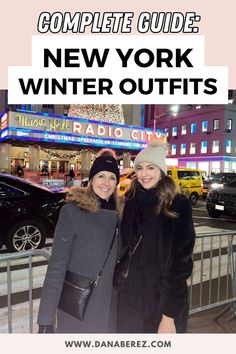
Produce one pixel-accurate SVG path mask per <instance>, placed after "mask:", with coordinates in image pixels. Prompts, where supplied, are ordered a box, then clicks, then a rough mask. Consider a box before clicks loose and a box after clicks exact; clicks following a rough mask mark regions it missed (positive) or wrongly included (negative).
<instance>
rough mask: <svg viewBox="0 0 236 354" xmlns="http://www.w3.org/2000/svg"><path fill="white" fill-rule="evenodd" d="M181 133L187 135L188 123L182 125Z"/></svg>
mask: <svg viewBox="0 0 236 354" xmlns="http://www.w3.org/2000/svg"><path fill="white" fill-rule="evenodd" d="M181 134H182V135H186V134H187V125H182V129H181Z"/></svg>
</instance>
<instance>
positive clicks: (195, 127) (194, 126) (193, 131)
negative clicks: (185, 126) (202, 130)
mask: <svg viewBox="0 0 236 354" xmlns="http://www.w3.org/2000/svg"><path fill="white" fill-rule="evenodd" d="M196 133H197V123H192V124H191V134H196Z"/></svg>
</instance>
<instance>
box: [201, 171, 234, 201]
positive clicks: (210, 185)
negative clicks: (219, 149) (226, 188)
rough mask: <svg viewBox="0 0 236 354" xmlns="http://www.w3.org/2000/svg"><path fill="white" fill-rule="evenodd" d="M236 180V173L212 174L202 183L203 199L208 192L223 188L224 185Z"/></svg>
mask: <svg viewBox="0 0 236 354" xmlns="http://www.w3.org/2000/svg"><path fill="white" fill-rule="evenodd" d="M235 178H236V173H234V172H220V173H216V174H213V175H212V176H211V177H210V178H208V179H205V180H204V181H203V189H202V193H203V197H204V198H206V196H207V193H208V190H211V189H216V188H218V187H221V186H223V185H224V184H225V183H228V182H230V181H231V180H233V179H235Z"/></svg>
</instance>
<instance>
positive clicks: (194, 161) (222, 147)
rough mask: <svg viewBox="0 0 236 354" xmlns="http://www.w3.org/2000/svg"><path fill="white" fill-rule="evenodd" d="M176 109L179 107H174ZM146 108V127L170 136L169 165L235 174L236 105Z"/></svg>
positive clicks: (209, 172) (208, 172) (168, 139)
mask: <svg viewBox="0 0 236 354" xmlns="http://www.w3.org/2000/svg"><path fill="white" fill-rule="evenodd" d="M175 108H176V107H175ZM178 108H179V109H177V110H176V109H175V112H174V111H173V110H172V109H171V105H169V106H161V105H150V106H146V107H145V126H146V127H150V128H153V127H156V128H157V129H160V130H164V131H165V132H166V133H167V136H168V137H167V141H168V143H169V162H168V164H170V165H176V166H179V167H188V168H199V169H200V170H203V171H205V172H206V173H207V174H208V175H210V174H211V173H212V172H214V173H216V172H236V105H235V104H233V103H230V104H227V105H204V106H201V105H199V106H192V105H189V106H179V107H178Z"/></svg>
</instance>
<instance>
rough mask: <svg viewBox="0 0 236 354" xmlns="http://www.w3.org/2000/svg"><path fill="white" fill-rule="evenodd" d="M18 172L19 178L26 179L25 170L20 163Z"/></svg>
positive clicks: (17, 168)
mask: <svg viewBox="0 0 236 354" xmlns="http://www.w3.org/2000/svg"><path fill="white" fill-rule="evenodd" d="M16 172H17V176H18V177H22V178H23V177H24V169H23V167H22V166H21V164H20V163H19V164H18V165H17V167H16Z"/></svg>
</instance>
